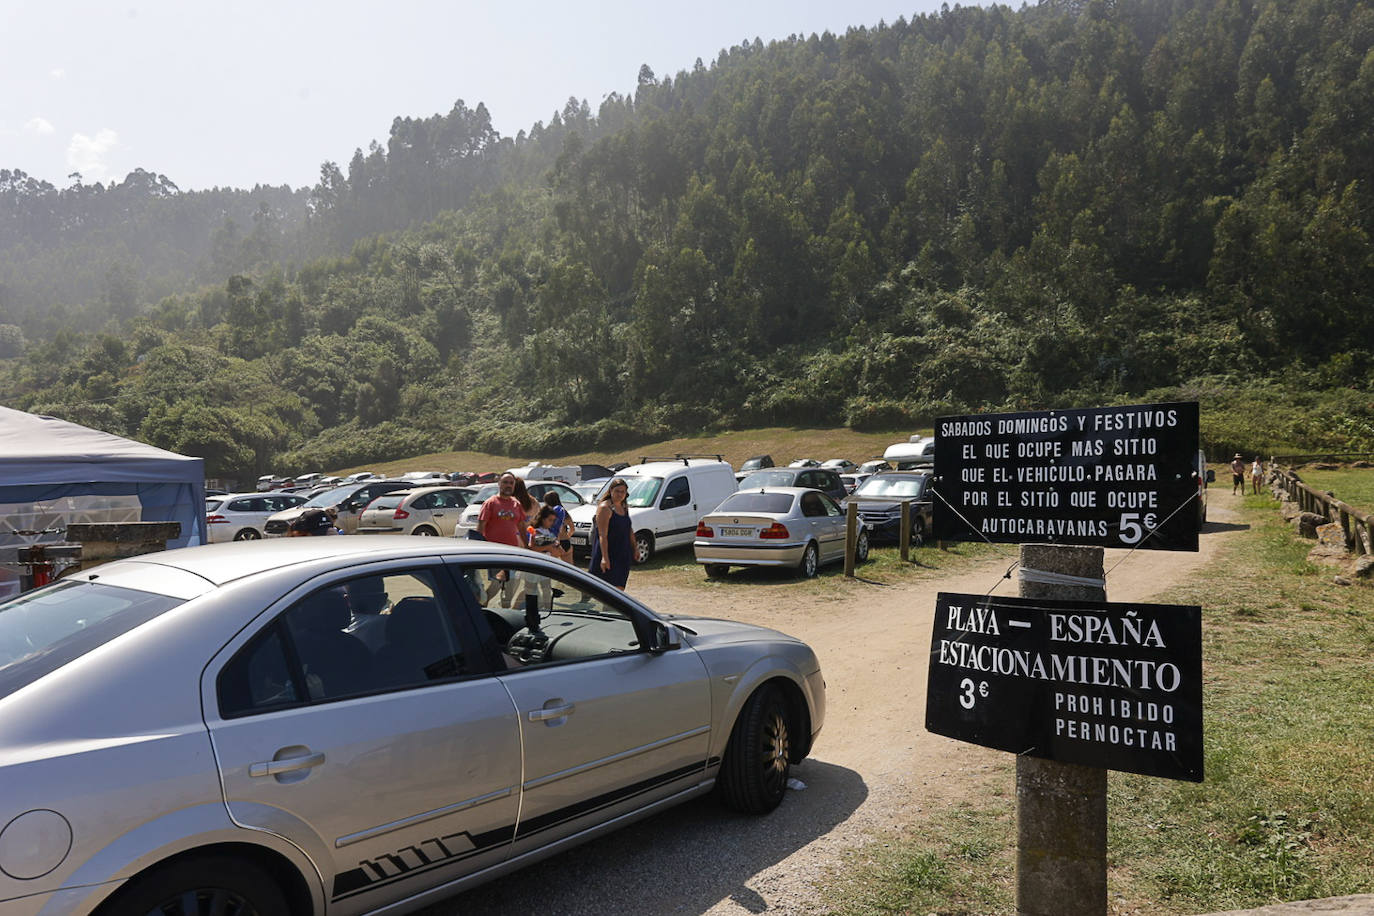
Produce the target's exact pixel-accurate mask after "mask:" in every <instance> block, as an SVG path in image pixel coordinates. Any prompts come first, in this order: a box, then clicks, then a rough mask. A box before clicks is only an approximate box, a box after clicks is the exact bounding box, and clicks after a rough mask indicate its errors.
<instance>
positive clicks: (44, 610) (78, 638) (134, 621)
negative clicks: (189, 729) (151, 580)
mask: <svg viewBox="0 0 1374 916" xmlns="http://www.w3.org/2000/svg"><path fill="white" fill-rule="evenodd" d="M181 603H182V601H181V599H179V598H169V597H168V596H166V595H155V594H152V593H150V592H138V591H134V590H133V589H128V588H116V587H115V586H112V585H101V584H98V583H95V582H77V581H75V580H73V581H67V582H58V583H57V584H55V585H53V586H50V587H48V588H44V589H39V590H37V591H32V592H28V593H27V594H23V595H20V596H18V597H16V598H12V599H10V600H9V601H6V602H4V603H0V698H4V697H7V696H9V695H10V694H11V693H14V692H15V691H16V690H18V689H20V688H21V687H25V686H27V685H29V684H31V683H33V682H34V681H36V680H38V679H39V678H40V677H43V676H44V675H46V674H49V673H51V672H53V671H56V670H57V669H58V668H61V667H62V666H63V665H65V664H67V663H68V662H71V661H73V660H74V659H77V658H80V657H81V656H83V655H85V654H86V653H87V652H90V651H91V650H92V649H95V648H97V647H99V646H102V645H104V644H105V643H107V642H109V641H110V640H112V639H114V638H115V637H117V636H121V635H123V634H124V633H127V632H129V631H130V630H132V629H133V628H134V627H137V626H140V625H141V624H144V623H147V622H148V621H149V620H152V619H153V618H154V617H157V616H158V615H159V614H164V613H166V612H167V611H169V610H171V609H172V608H174V607H176V606H177V605H179V604H181Z"/></svg>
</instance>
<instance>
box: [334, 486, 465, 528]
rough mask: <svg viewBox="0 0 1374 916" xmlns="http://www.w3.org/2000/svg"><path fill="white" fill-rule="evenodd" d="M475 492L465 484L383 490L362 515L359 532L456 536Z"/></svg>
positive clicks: (359, 518) (359, 521)
mask: <svg viewBox="0 0 1374 916" xmlns="http://www.w3.org/2000/svg"><path fill="white" fill-rule="evenodd" d="M471 496H472V493H471V492H470V491H468V490H465V489H463V488H462V487H451V486H443V487H416V488H415V489H412V490H394V491H392V492H390V493H383V494H382V495H381V496H378V497H377V498H376V499H374V500H373V501H372V502H370V503H368V504H367V508H365V509H364V510H363V514H362V515H360V516H359V517H358V530H357V533H358V534H416V535H421V536H428V537H446V538H451V537H453V532H454V529H455V528H456V527H457V526H458V516H459V515H461V514H462V511H463V510H464V509H465V508H467V504H468V500H469V498H470V497H471Z"/></svg>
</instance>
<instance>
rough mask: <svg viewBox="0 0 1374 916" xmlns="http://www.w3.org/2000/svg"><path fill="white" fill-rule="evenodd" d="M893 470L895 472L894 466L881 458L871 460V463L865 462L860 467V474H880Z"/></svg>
mask: <svg viewBox="0 0 1374 916" xmlns="http://www.w3.org/2000/svg"><path fill="white" fill-rule="evenodd" d="M891 470H893V467H892V465H890V464H888V463H887V462H886V461H884V460H883V459H881V458H874V459H873V460H871V461H865V462H864V463H863V464H861V465H859V470H858V473H860V474H876V473H878V472H879V471H891Z"/></svg>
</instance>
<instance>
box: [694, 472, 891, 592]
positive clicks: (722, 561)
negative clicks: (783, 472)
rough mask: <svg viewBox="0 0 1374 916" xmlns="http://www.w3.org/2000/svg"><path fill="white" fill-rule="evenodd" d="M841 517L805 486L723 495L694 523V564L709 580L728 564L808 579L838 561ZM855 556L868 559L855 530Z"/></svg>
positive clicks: (864, 538)
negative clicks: (784, 569) (784, 570)
mask: <svg viewBox="0 0 1374 916" xmlns="http://www.w3.org/2000/svg"><path fill="white" fill-rule="evenodd" d="M844 543H845V518H844V513H843V511H841V509H840V507H839V506H838V505H837V504H836V503H835V501H834V500H833V499H831V498H830V497H829V496H827V495H826V494H824V493H822V492H821V491H819V490H813V489H811V488H810V487H756V488H751V489H748V490H738V491H736V492H734V493H731V494H730V495H729V496H727V497H725V499H724V501H723V502H721V504H720V505H719V506H717V507H716V509H715V511H714V512H712V513H711V514H710V515H707V516H706V517H705V518H703V519H702V520H701V522H700V523H699V524H698V525H697V533H696V539H695V540H694V541H693V542H692V547H693V550H695V552H696V558H697V562H698V563H700V564H701V565H703V566H705V567H706V574H707V575H708V576H711V577H713V578H715V577H719V576H723V575H725V574H726V572H728V571H729V569H730V567H731V566H789V567H796V568H797V569H798V570H800V572H801V574H802V575H804V576H806V577H808V578H810V577H811V576H814V575H816V572H817V571H818V570H819V569H820V567H821V564H823V563H829V562H832V561H835V560H843V559H844ZM855 558H856V559H857V560H858V562H860V563H862V562H864V561H865V560H867V559H868V530H867V529H866V528H864V527H862V526H861V527H860V529H859V532H858V541H857V544H856V546H855Z"/></svg>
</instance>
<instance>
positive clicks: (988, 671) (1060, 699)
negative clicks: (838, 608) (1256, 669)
mask: <svg viewBox="0 0 1374 916" xmlns="http://www.w3.org/2000/svg"><path fill="white" fill-rule="evenodd" d="M926 730H927V731H930V732H933V733H934V734H937V735H945V736H947V737H950V738H956V739H958V740H960V741H967V742H970V743H972V744H979V745H982V746H983V747H991V748H996V749H998V750H1002V751H1011V752H1013V753H1016V754H1029V755H1030V756H1032V757H1044V758H1047V759H1049V760H1057V761H1060V762H1062V763H1077V764H1082V765H1084V766H1091V767H1101V768H1105V769H1112V770H1124V771H1126V772H1128V773H1142V774H1144V775H1146V776H1162V777H1165V778H1168V779H1184V780H1189V781H1192V782H1201V781H1202V609H1201V608H1198V607H1188V606H1183V605H1170V604H1122V603H1113V602H1106V601H1102V602H1091V601H1059V600H1050V599H1028V598H993V597H989V596H983V595H959V594H952V593H948V592H941V593H940V595H939V597H938V598H937V600H936V605H935V627H934V632H933V634H932V636H931V643H930V676H929V680H928V682H927V691H926Z"/></svg>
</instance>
